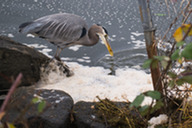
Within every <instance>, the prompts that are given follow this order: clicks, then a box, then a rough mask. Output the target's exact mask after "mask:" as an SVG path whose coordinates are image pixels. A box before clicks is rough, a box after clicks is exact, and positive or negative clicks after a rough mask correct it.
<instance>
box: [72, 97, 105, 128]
mask: <svg viewBox="0 0 192 128" xmlns="http://www.w3.org/2000/svg"><path fill="white" fill-rule="evenodd" d="M95 105H96V102H84V101H80V102H77V103H76V104H75V105H74V110H73V111H74V127H76V128H106V126H105V124H103V123H102V122H99V120H100V119H99V118H98V117H97V110H96V109H95Z"/></svg>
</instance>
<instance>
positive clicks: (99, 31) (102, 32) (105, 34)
mask: <svg viewBox="0 0 192 128" xmlns="http://www.w3.org/2000/svg"><path fill="white" fill-rule="evenodd" d="M97 28H98V29H97V32H96V34H97V35H98V36H99V38H100V39H101V40H102V42H103V43H104V44H105V46H106V47H107V50H108V51H109V53H110V55H111V56H113V51H112V49H111V46H110V44H109V42H108V32H107V30H106V29H105V28H104V27H102V26H101V25H99V24H97Z"/></svg>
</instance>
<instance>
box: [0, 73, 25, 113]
mask: <svg viewBox="0 0 192 128" xmlns="http://www.w3.org/2000/svg"><path fill="white" fill-rule="evenodd" d="M22 77H23V75H22V73H19V75H18V76H17V78H16V80H15V82H14V83H13V84H12V86H11V88H10V90H9V92H8V94H7V96H6V98H5V100H4V102H3V105H2V106H1V110H0V113H2V112H4V110H5V107H6V105H7V104H8V102H9V99H10V97H11V95H12V94H13V92H14V91H15V89H16V88H17V86H18V85H19V83H20V81H21V78H22Z"/></svg>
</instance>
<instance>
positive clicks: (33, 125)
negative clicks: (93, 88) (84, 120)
mask: <svg viewBox="0 0 192 128" xmlns="http://www.w3.org/2000/svg"><path fill="white" fill-rule="evenodd" d="M34 96H35V97H40V99H41V98H42V99H43V100H44V101H46V107H45V109H44V111H43V112H41V113H39V112H38V104H34V103H32V102H31V101H32V99H33V98H34ZM72 107H73V99H72V98H71V96H69V95H68V94H67V93H65V92H63V91H59V90H46V89H40V90H35V89H33V88H32V87H20V88H19V89H17V90H16V92H15V93H14V94H13V95H12V97H11V100H10V102H9V104H8V106H7V108H6V114H5V116H4V117H3V120H2V122H11V123H13V122H14V123H13V124H14V125H15V126H16V127H17V128H23V127H24V126H25V128H26V126H27V127H28V128H70V125H71V124H70V123H71V122H70V115H71V110H72Z"/></svg>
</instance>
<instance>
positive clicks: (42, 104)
mask: <svg viewBox="0 0 192 128" xmlns="http://www.w3.org/2000/svg"><path fill="white" fill-rule="evenodd" d="M45 106H46V102H45V101H44V100H43V101H41V102H40V103H39V104H38V112H39V113H40V112H42V111H43V109H44V108H45Z"/></svg>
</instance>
